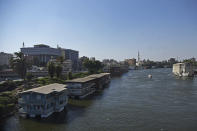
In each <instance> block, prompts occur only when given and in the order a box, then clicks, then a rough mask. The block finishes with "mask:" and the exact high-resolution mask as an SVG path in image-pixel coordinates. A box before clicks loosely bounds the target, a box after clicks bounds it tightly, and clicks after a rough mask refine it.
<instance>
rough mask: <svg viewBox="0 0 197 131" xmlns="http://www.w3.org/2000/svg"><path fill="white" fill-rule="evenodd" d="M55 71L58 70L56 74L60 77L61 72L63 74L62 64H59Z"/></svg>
mask: <svg viewBox="0 0 197 131" xmlns="http://www.w3.org/2000/svg"><path fill="white" fill-rule="evenodd" d="M55 72H56V75H57V78H60V76H61V74H62V66H61V65H60V64H58V65H57V66H56V67H55Z"/></svg>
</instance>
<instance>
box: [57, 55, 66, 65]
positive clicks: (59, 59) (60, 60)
mask: <svg viewBox="0 0 197 131" xmlns="http://www.w3.org/2000/svg"><path fill="white" fill-rule="evenodd" d="M56 60H57V61H58V62H60V63H61V64H62V63H63V62H64V57H63V56H59V57H57V59H56Z"/></svg>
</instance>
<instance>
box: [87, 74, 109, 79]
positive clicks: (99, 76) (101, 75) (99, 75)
mask: <svg viewBox="0 0 197 131" xmlns="http://www.w3.org/2000/svg"><path fill="white" fill-rule="evenodd" d="M106 75H110V73H100V74H93V75H89V76H88V77H94V78H101V77H103V76H106Z"/></svg>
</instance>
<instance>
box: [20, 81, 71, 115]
mask: <svg viewBox="0 0 197 131" xmlns="http://www.w3.org/2000/svg"><path fill="white" fill-rule="evenodd" d="M66 87H67V86H66V85H63V84H57V83H55V84H50V85H46V86H41V87H38V88H33V89H30V90H26V91H23V92H22V93H20V94H19V95H20V98H19V105H20V106H21V108H20V110H19V112H20V113H21V114H25V115H28V116H30V117H36V116H40V117H48V116H49V115H51V114H52V113H54V112H60V111H62V110H63V109H64V108H65V106H66V105H67V103H68V97H67V94H68V91H67V88H66Z"/></svg>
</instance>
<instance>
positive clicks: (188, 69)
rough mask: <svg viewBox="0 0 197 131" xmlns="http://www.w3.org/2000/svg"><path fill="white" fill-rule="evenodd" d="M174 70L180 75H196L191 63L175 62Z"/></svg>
mask: <svg viewBox="0 0 197 131" xmlns="http://www.w3.org/2000/svg"><path fill="white" fill-rule="evenodd" d="M172 72H173V73H174V74H175V75H177V76H180V77H192V76H194V69H193V66H192V65H191V64H189V63H176V64H173V69H172Z"/></svg>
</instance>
